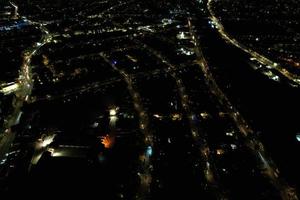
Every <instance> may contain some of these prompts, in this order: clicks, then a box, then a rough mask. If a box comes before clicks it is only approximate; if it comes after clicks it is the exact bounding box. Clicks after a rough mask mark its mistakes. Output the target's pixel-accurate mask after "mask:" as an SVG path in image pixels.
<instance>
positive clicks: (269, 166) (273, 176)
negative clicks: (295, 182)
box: [188, 18, 298, 200]
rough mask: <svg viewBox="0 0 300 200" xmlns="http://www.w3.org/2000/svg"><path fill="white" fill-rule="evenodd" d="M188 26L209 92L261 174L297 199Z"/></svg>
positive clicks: (288, 197)
mask: <svg viewBox="0 0 300 200" xmlns="http://www.w3.org/2000/svg"><path fill="white" fill-rule="evenodd" d="M188 27H189V32H190V34H191V36H192V42H193V44H194V51H195V53H196V55H197V60H196V63H197V64H198V65H199V67H200V68H201V70H202V72H203V74H204V76H205V82H206V84H207V86H208V87H209V88H210V90H211V92H212V93H213V94H214V95H215V96H216V97H217V98H218V100H219V103H220V105H221V106H223V108H224V109H225V110H226V111H227V113H228V114H229V115H230V116H231V118H232V119H233V121H234V122H235V125H236V126H237V128H238V129H239V131H240V133H241V136H242V137H243V138H244V139H245V141H246V142H245V145H246V146H247V147H248V148H249V149H250V151H251V152H252V153H253V155H255V156H256V158H257V167H258V169H259V170H260V172H261V174H263V175H264V176H265V177H266V178H268V179H269V181H270V183H271V184H272V185H273V186H274V187H275V188H276V189H277V190H278V191H279V192H280V194H281V197H282V199H283V200H298V197H297V194H296V191H295V189H294V188H291V187H290V186H289V185H288V184H287V183H286V182H285V181H283V180H282V179H281V177H280V176H279V170H278V169H277V167H276V165H275V164H274V162H273V161H272V160H271V158H269V157H268V156H267V153H266V152H265V148H264V146H263V144H262V143H261V142H260V141H259V139H258V138H257V137H256V135H255V133H254V131H253V130H252V129H251V127H250V126H249V125H248V123H247V122H246V121H245V119H244V118H243V117H242V115H241V114H240V113H239V111H238V110H237V109H236V108H235V107H234V106H233V105H232V104H231V102H230V101H229V99H228V98H227V96H226V95H225V94H224V93H223V91H222V90H221V89H220V87H219V86H218V84H217V82H216V80H215V79H214V77H213V75H212V73H211V72H210V68H209V65H208V63H207V61H206V59H205V57H204V55H203V52H202V48H201V44H200V41H199V39H198V36H197V34H196V33H195V30H194V26H193V25H192V19H191V18H189V19H188Z"/></svg>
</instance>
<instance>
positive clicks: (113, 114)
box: [109, 108, 117, 116]
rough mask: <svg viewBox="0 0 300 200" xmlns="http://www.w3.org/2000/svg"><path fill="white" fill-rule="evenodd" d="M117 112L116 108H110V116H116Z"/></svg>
mask: <svg viewBox="0 0 300 200" xmlns="http://www.w3.org/2000/svg"><path fill="white" fill-rule="evenodd" d="M116 114H117V110H116V109H115V108H113V109H110V110H109V115H110V116H115V115H116Z"/></svg>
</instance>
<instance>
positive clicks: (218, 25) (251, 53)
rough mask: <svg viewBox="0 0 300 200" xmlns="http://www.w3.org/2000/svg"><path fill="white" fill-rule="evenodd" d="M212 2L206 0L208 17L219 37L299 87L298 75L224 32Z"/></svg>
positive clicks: (271, 75)
mask: <svg viewBox="0 0 300 200" xmlns="http://www.w3.org/2000/svg"><path fill="white" fill-rule="evenodd" d="M213 3H214V0H208V1H207V10H208V13H209V18H210V20H211V21H212V24H213V25H214V26H215V27H216V29H217V30H218V32H219V34H220V35H221V37H222V38H223V39H224V40H225V41H227V42H228V43H230V44H232V45H234V46H235V47H237V48H239V49H241V50H243V51H244V52H246V53H248V54H249V56H250V57H252V58H251V59H252V60H256V61H258V62H259V63H261V64H262V65H264V66H265V67H267V68H271V69H273V70H276V71H277V72H279V73H280V74H281V75H283V76H284V77H286V78H287V79H288V80H290V81H291V82H292V83H293V84H292V85H293V86H296V87H299V86H300V76H298V75H296V74H293V73H292V72H289V71H288V70H287V69H286V68H285V67H284V66H281V65H280V64H278V63H276V62H273V61H272V60H270V59H268V58H266V57H265V56H263V55H261V54H259V53H258V52H256V51H254V50H253V49H251V48H249V47H247V46H246V45H244V44H241V43H240V42H239V41H237V40H236V39H235V38H233V37H232V36H231V35H230V34H229V33H227V32H226V30H225V28H224V26H223V25H222V23H221V21H220V20H219V19H218V17H217V16H216V14H215V12H214V9H213ZM268 75H269V76H270V78H271V79H273V80H276V78H274V77H275V76H276V75H275V74H273V73H272V72H271V71H270V73H268Z"/></svg>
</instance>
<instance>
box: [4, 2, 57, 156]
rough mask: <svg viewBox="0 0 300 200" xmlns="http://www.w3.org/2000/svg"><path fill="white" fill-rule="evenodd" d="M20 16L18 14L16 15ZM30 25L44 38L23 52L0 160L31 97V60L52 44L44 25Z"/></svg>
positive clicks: (30, 22) (31, 22) (5, 126)
mask: <svg viewBox="0 0 300 200" xmlns="http://www.w3.org/2000/svg"><path fill="white" fill-rule="evenodd" d="M13 5H14V7H15V10H18V6H17V5H16V4H13ZM15 15H16V16H19V14H18V13H16V14H15ZM28 22H29V24H31V25H34V26H37V27H38V28H39V29H40V30H41V31H42V34H43V35H42V37H41V39H40V40H39V41H38V42H35V43H34V44H33V45H32V46H31V47H30V48H28V49H26V50H25V51H24V52H23V62H22V65H21V67H20V73H19V77H18V79H17V81H16V83H18V85H19V86H18V90H16V91H14V93H15V98H14V104H13V106H14V108H13V111H12V113H10V115H8V116H7V117H6V118H5V119H4V124H3V127H2V129H0V130H1V131H3V133H0V160H3V159H5V157H6V153H7V152H8V151H9V148H10V146H11V144H12V143H13V141H14V138H15V132H13V131H12V130H11V128H12V127H13V126H14V125H16V124H17V123H18V121H19V119H20V116H21V114H22V111H21V109H22V107H23V104H24V102H26V101H28V100H29V97H30V95H31V91H32V88H33V80H32V71H31V65H30V64H31V59H32V57H33V56H35V55H36V54H37V53H38V51H39V49H40V48H41V47H43V46H44V45H46V44H48V43H50V42H51V41H52V35H51V34H50V33H49V31H48V30H47V29H46V28H45V27H44V25H43V24H42V23H38V22H33V21H30V20H28Z"/></svg>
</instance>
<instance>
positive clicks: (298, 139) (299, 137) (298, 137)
mask: <svg viewBox="0 0 300 200" xmlns="http://www.w3.org/2000/svg"><path fill="white" fill-rule="evenodd" d="M296 139H297V141H298V142H300V133H298V134H297V135H296Z"/></svg>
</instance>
